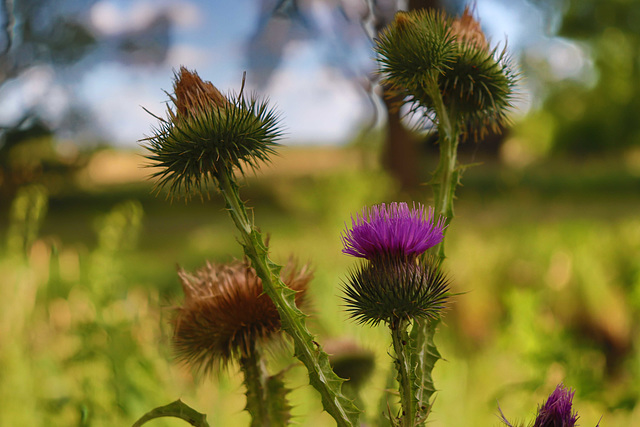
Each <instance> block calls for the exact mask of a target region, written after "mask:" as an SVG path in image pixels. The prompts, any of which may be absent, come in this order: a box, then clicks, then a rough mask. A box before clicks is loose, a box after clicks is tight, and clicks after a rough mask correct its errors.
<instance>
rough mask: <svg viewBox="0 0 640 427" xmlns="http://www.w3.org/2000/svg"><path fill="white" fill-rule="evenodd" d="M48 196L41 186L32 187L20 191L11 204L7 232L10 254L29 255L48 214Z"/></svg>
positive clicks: (7, 247)
mask: <svg viewBox="0 0 640 427" xmlns="http://www.w3.org/2000/svg"><path fill="white" fill-rule="evenodd" d="M47 204H48V194H47V190H46V189H45V188H44V187H43V186H41V185H31V186H27V187H22V188H20V189H19V190H18V193H17V194H16V197H15V199H14V200H13V203H12V204H11V219H10V224H9V229H8V232H7V237H6V239H7V246H6V250H7V253H8V254H15V255H17V254H23V255H25V256H26V255H27V252H28V250H29V249H30V248H31V246H32V245H33V243H34V242H35V240H36V238H37V237H38V232H39V230H40V226H41V225H42V221H43V220H44V217H45V215H46V213H47Z"/></svg>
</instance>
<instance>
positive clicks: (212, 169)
mask: <svg viewBox="0 0 640 427" xmlns="http://www.w3.org/2000/svg"><path fill="white" fill-rule="evenodd" d="M173 89H174V93H173V94H169V98H170V100H171V103H173V104H174V108H173V109H172V108H171V106H169V107H168V108H167V118H166V119H162V118H160V117H156V116H154V117H156V118H157V119H158V120H159V125H158V127H157V128H155V129H154V131H153V135H152V136H150V137H148V138H145V139H143V140H142V141H145V142H146V145H145V148H146V149H147V150H149V151H150V154H149V155H148V156H147V159H149V160H151V162H152V163H151V164H150V165H149V166H152V167H157V168H159V170H158V171H157V172H155V173H154V174H153V177H157V178H158V179H159V180H158V182H157V184H156V185H157V187H158V188H162V187H167V188H168V189H169V192H170V193H171V194H172V195H177V196H179V195H180V194H181V193H184V194H185V197H187V198H189V197H190V195H191V194H192V192H193V190H197V191H198V192H200V193H201V194H202V193H203V192H206V186H207V184H208V183H209V181H210V180H213V179H216V178H217V177H218V176H220V174H222V173H226V172H228V171H231V170H233V169H234V168H237V169H238V170H239V171H240V172H244V171H243V168H245V167H246V166H249V167H251V168H256V167H258V165H259V164H260V163H261V162H267V161H268V160H269V156H270V155H271V154H273V153H274V147H276V146H277V145H278V144H277V140H278V139H280V137H281V135H282V133H281V131H280V130H279V129H278V115H277V114H276V113H275V112H274V111H273V110H271V109H269V108H268V107H267V103H266V101H260V100H258V99H256V98H255V97H251V98H249V99H247V98H245V97H244V96H243V95H242V91H241V93H240V94H239V95H237V96H236V95H229V96H224V95H222V94H221V93H220V91H218V89H217V88H216V87H215V86H214V85H213V84H211V83H210V82H204V81H202V80H201V79H200V77H199V76H198V74H197V73H195V72H192V71H189V70H187V69H186V68H185V67H181V68H180V72H179V73H176V74H175V82H174V85H173Z"/></svg>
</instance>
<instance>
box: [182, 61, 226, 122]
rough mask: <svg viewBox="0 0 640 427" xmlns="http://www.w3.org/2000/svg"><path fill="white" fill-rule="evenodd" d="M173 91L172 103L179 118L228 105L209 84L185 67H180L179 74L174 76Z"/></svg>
mask: <svg viewBox="0 0 640 427" xmlns="http://www.w3.org/2000/svg"><path fill="white" fill-rule="evenodd" d="M173 89H174V93H175V100H174V102H175V104H176V107H177V109H178V116H180V117H185V116H186V115H188V114H192V115H193V114H198V113H199V112H201V111H204V110H206V109H209V108H212V107H214V108H219V107H224V106H226V105H228V103H229V102H228V101H227V99H226V98H225V97H224V96H223V95H222V94H221V93H220V91H219V90H218V89H217V88H216V87H215V86H214V85H213V84H212V83H211V82H204V81H202V79H201V78H200V76H198V73H196V72H195V71H189V70H187V69H186V68H185V67H180V74H179V75H176V81H175V83H174V85H173Z"/></svg>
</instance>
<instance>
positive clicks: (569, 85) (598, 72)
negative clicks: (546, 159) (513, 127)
mask: <svg viewBox="0 0 640 427" xmlns="http://www.w3.org/2000/svg"><path fill="white" fill-rule="evenodd" d="M562 9H563V16H562V24H561V26H560V29H559V31H558V36H559V37H561V38H563V39H565V40H567V41H569V42H571V43H573V44H574V46H572V47H571V49H572V50H573V51H574V55H575V56H577V57H569V58H571V59H569V58H567V59H566V61H569V60H571V61H572V66H573V67H575V70H574V71H573V72H572V73H571V74H570V75H568V76H564V75H557V74H556V73H555V72H554V69H553V65H554V64H549V63H547V62H546V61H540V60H537V59H536V57H537V54H536V52H535V50H533V51H525V52H524V55H523V61H522V62H523V64H524V67H526V72H527V76H528V79H529V80H531V81H534V82H536V83H537V86H539V87H540V89H541V90H540V93H541V96H542V97H544V104H543V106H542V110H543V111H544V112H545V113H550V114H551V115H552V117H553V118H554V120H555V123H554V129H553V152H555V153H564V154H571V153H573V154H596V153H604V152H614V153H619V152H624V151H625V150H629V149H637V147H638V146H640V136H639V134H638V129H637V113H636V112H637V111H638V109H639V108H640V67H638V63H639V61H640V38H639V37H638V31H637V28H638V22H640V3H638V2H637V1H627V0H611V1H610V0H585V1H578V0H572V1H568V2H565V4H564V5H563V7H562ZM565 46H566V44H565ZM550 65H551V67H550ZM527 122H531V124H530V125H529V124H526V125H525V126H529V127H536V126H544V125H545V123H544V122H543V121H541V120H540V116H535V115H534V116H531V117H528V118H526V119H525V123H527Z"/></svg>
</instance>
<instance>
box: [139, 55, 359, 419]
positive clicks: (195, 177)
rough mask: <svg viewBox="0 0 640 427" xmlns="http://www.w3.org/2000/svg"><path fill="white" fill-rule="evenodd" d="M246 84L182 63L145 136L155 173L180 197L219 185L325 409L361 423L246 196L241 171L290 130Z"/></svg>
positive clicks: (160, 182) (161, 184)
mask: <svg viewBox="0 0 640 427" xmlns="http://www.w3.org/2000/svg"><path fill="white" fill-rule="evenodd" d="M242 92H243V90H242V89H241V90H240V94H238V95H228V96H224V95H222V94H221V93H220V91H218V89H216V88H215V86H213V84H211V83H210V82H204V81H202V80H201V79H200V77H199V76H198V75H197V74H196V73H195V72H192V71H189V70H187V69H186V68H184V67H182V68H181V69H180V72H179V73H176V75H175V83H174V93H173V94H169V98H170V101H171V103H172V104H173V108H171V106H169V107H168V109H167V117H166V119H163V118H160V117H157V116H154V117H156V118H157V119H158V121H159V125H158V127H157V128H156V129H154V133H153V135H151V136H150V137H148V138H146V139H144V140H143V142H144V143H145V147H146V148H147V150H148V151H149V154H148V156H147V158H148V159H149V160H150V161H151V164H150V166H153V167H156V168H158V171H157V172H156V173H155V174H154V176H155V177H156V178H157V179H158V181H157V185H158V189H162V188H166V189H168V190H169V194H170V195H171V196H172V197H173V196H175V197H182V196H184V197H185V198H187V199H188V198H190V197H191V196H192V195H193V194H200V196H201V197H203V195H204V194H208V191H209V190H208V187H209V186H210V185H214V186H215V187H216V188H217V190H218V191H219V192H220V194H221V195H222V196H223V198H224V200H225V203H226V208H227V211H228V212H229V215H230V216H231V218H232V220H233V222H234V224H235V225H236V227H237V228H238V231H239V233H240V242H241V244H242V246H243V248H244V253H245V256H246V257H247V259H248V261H249V262H250V264H251V267H252V268H253V269H254V270H255V274H256V275H257V277H258V278H260V281H261V284H262V292H264V294H266V295H267V296H268V297H269V298H270V299H271V301H272V302H273V304H274V306H275V308H276V310H277V313H278V315H279V317H280V325H281V327H282V330H284V331H285V332H286V333H287V334H288V335H289V336H290V337H291V338H292V341H293V344H294V349H295V356H296V357H297V358H298V359H299V360H300V361H302V363H303V364H304V365H305V366H306V368H307V371H308V373H309V382H310V384H311V385H312V386H313V387H314V388H315V389H316V390H317V391H318V392H319V393H320V396H321V399H322V404H323V407H324V409H325V410H326V411H327V412H328V413H329V414H330V415H331V416H332V417H333V418H334V419H335V420H336V423H337V425H338V426H353V425H356V424H357V423H358V417H359V412H360V411H359V410H358V409H357V408H356V407H355V406H354V404H353V403H352V402H351V400H349V399H348V398H347V397H345V396H344V394H343V393H342V391H341V385H342V382H343V381H344V380H343V379H341V378H339V377H338V376H337V375H336V374H335V373H334V372H333V370H332V369H331V366H330V363H329V357H328V355H327V354H326V353H325V352H324V351H323V350H322V348H321V347H320V346H319V345H318V344H317V343H316V341H315V340H314V337H313V335H312V334H311V333H310V332H309V330H308V329H307V326H306V320H305V317H306V316H305V315H304V314H303V313H302V312H301V311H300V310H299V309H298V307H297V306H296V294H297V292H296V291H295V290H294V289H291V288H290V287H289V286H287V284H286V283H285V282H284V281H283V280H282V278H281V276H280V275H281V270H282V267H281V266H279V265H277V264H276V263H274V262H273V261H271V260H270V259H269V254H268V249H267V246H266V244H265V242H264V239H263V237H262V235H261V234H260V233H259V232H258V230H257V228H256V227H255V225H254V223H253V220H252V218H250V217H249V215H248V214H247V208H246V206H245V204H244V202H243V201H242V199H241V197H240V192H239V186H238V183H237V180H236V174H237V173H238V172H239V173H241V174H242V173H244V172H245V170H246V168H250V169H255V168H257V167H259V165H260V164H262V163H264V162H267V161H268V160H269V156H270V155H271V154H273V152H274V149H275V147H277V146H278V143H277V141H278V140H279V138H280V137H281V135H282V132H281V131H280V129H279V127H278V114H277V113H275V111H274V110H272V109H270V108H269V107H268V104H267V102H266V101H262V100H259V99H257V98H256V97H255V96H254V97H251V98H246V97H245V96H244V95H243V93H242ZM245 350H246V349H245ZM240 354H241V355H242V353H240ZM259 422H262V421H259Z"/></svg>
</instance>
